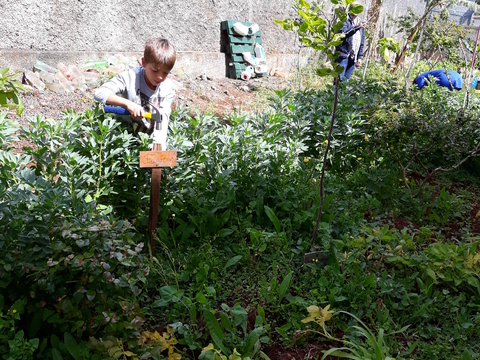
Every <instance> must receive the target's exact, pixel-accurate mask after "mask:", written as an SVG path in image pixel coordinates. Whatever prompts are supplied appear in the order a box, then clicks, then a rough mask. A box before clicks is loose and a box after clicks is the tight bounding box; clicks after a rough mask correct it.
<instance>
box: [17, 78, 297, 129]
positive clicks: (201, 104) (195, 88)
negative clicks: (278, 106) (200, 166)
mask: <svg viewBox="0 0 480 360" xmlns="http://www.w3.org/2000/svg"><path fill="white" fill-rule="evenodd" d="M171 80H173V81H174V83H175V84H176V85H177V94H176V100H175V101H174V105H173V106H174V107H177V106H184V107H186V108H188V109H189V113H190V115H195V113H196V112H197V111H198V112H200V113H205V112H208V113H212V114H215V115H217V116H220V117H225V116H226V115H228V114H230V113H232V112H242V111H255V110H261V109H264V108H266V107H267V97H268V94H269V93H271V92H272V91H273V90H279V89H285V88H290V87H292V86H293V82H292V80H290V79H287V78H285V77H278V76H270V77H264V78H254V79H250V80H249V81H243V80H235V79H228V78H221V79H211V78H209V77H207V76H205V75H201V76H198V77H196V78H192V77H188V76H178V75H176V74H172V75H171ZM94 92H95V89H89V90H86V91H83V92H82V91H80V90H78V89H77V90H75V92H73V93H69V94H58V93H55V92H52V91H50V90H42V91H41V90H38V89H35V88H32V87H29V86H27V91H26V92H25V93H22V94H20V96H21V99H22V101H23V102H24V105H25V109H24V111H23V113H22V115H21V116H17V115H16V114H15V113H14V112H10V113H9V117H10V118H13V119H17V120H18V121H19V122H20V124H21V125H24V126H25V125H27V121H26V120H27V119H28V118H30V119H32V118H34V117H35V116H37V115H38V114H41V115H43V116H44V117H45V118H47V119H53V120H57V119H60V118H61V117H62V116H63V112H64V111H65V109H75V111H76V112H77V113H78V112H83V111H85V110H88V109H91V108H93V107H94V106H95V105H96V102H95V101H94V99H93V93H94Z"/></svg>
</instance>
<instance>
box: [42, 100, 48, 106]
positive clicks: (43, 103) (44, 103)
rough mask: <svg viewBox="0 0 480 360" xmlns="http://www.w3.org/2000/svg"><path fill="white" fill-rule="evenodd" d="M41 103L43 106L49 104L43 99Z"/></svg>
mask: <svg viewBox="0 0 480 360" xmlns="http://www.w3.org/2000/svg"><path fill="white" fill-rule="evenodd" d="M40 105H41V106H47V105H48V104H47V103H46V102H43V101H42V102H41V103H40Z"/></svg>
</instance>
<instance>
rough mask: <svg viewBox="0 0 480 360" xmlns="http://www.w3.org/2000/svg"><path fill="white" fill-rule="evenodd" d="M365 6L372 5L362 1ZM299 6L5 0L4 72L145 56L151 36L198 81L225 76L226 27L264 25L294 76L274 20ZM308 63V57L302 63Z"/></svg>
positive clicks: (1, 4) (286, 37)
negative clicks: (230, 23) (163, 41)
mask: <svg viewBox="0 0 480 360" xmlns="http://www.w3.org/2000/svg"><path fill="white" fill-rule="evenodd" d="M361 2H362V3H363V4H365V5H366V4H367V3H371V0H364V1H361ZM292 4H293V0H268V1H265V0H183V1H181V0H142V1H138V0H130V1H128V0H42V1H40V0H16V1H12V0H0V14H1V15H0V39H1V41H0V66H1V67H3V66H8V67H10V68H13V69H22V68H31V67H32V65H33V63H34V62H35V60H36V59H39V60H42V61H45V62H47V63H50V64H52V65H55V64H56V63H57V62H58V61H64V62H65V63H72V62H73V61H75V60H77V61H83V60H87V59H99V58H102V57H105V56H106V55H107V54H109V53H113V52H116V53H118V52H122V53H130V54H131V53H135V54H141V53H142V51H143V47H144V43H145V40H146V39H147V38H148V37H150V36H160V37H166V38H168V39H170V40H171V41H172V42H173V43H174V45H175V47H176V49H177V51H178V52H179V58H178V63H177V65H176V69H177V68H178V69H183V70H182V71H184V72H186V73H190V74H192V75H195V74H198V73H203V72H207V74H209V75H210V76H212V77H223V76H224V75H225V66H226V64H225V56H224V54H222V53H220V22H221V21H223V20H229V19H233V20H240V21H250V22H256V23H258V24H259V25H260V28H261V32H262V41H263V46H264V48H265V50H266V55H267V60H269V65H271V66H272V65H273V66H277V67H282V68H283V69H284V70H286V71H288V70H289V69H290V67H291V66H293V65H295V64H296V61H297V60H298V58H297V53H298V48H297V46H296V41H295V36H294V34H293V33H292V32H285V31H283V29H282V28H281V27H280V26H277V25H275V24H274V23H273V22H272V18H286V17H293V16H294V15H295V12H294V11H293V8H292ZM408 4H410V5H412V6H414V7H416V8H421V9H420V11H418V12H422V10H423V7H424V2H423V1H418V0H406V1H403V2H398V1H396V0H386V4H385V5H384V9H383V14H385V13H390V14H392V15H393V14H395V13H398V14H400V13H402V12H405V10H406V7H407V5H408ZM302 61H303V62H305V58H303V60H302Z"/></svg>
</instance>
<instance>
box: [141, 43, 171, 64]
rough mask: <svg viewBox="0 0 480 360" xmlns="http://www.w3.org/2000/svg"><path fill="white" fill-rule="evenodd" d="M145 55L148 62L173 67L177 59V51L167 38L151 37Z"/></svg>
mask: <svg viewBox="0 0 480 360" xmlns="http://www.w3.org/2000/svg"><path fill="white" fill-rule="evenodd" d="M143 57H144V59H145V63H147V64H149V63H151V64H155V65H158V64H162V65H166V66H167V67H168V68H169V69H172V68H173V66H174V65H175V60H176V59H177V53H176V51H175V48H174V47H173V45H172V43H171V42H170V41H168V40H167V39H161V38H150V39H148V40H147V42H146V43H145V51H144V52H143Z"/></svg>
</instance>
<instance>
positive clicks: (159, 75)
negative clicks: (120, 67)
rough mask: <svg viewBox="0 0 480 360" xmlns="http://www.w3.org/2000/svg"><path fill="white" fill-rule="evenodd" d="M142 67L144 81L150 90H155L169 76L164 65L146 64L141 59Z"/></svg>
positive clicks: (168, 70) (168, 71)
mask: <svg viewBox="0 0 480 360" xmlns="http://www.w3.org/2000/svg"><path fill="white" fill-rule="evenodd" d="M142 66H143V67H144V68H145V81H146V82H147V85H148V87H149V88H150V89H152V90H155V89H156V88H157V86H158V85H160V83H162V82H164V81H165V79H166V78H167V76H168V75H169V74H170V69H169V68H168V67H167V66H166V65H165V64H153V63H148V64H147V62H146V61H145V59H144V58H142Z"/></svg>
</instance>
